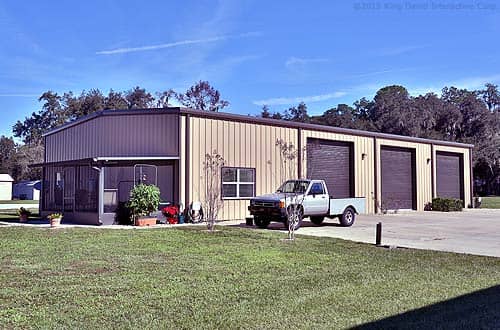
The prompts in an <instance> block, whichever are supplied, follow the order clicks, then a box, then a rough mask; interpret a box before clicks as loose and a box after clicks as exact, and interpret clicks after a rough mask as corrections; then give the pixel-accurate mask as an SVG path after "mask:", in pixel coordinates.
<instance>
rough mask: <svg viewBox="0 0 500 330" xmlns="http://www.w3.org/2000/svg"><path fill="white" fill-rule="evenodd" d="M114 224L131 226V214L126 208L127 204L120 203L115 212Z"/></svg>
mask: <svg viewBox="0 0 500 330" xmlns="http://www.w3.org/2000/svg"><path fill="white" fill-rule="evenodd" d="M115 223H116V224H119V225H133V224H134V220H133V219H132V212H130V209H129V208H128V207H127V203H125V202H120V203H118V206H117V207H116V210H115Z"/></svg>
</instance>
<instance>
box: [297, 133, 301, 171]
mask: <svg viewBox="0 0 500 330" xmlns="http://www.w3.org/2000/svg"><path fill="white" fill-rule="evenodd" d="M297 139H298V143H297V146H298V147H297V163H298V164H297V174H298V178H299V179H302V129H301V128H297Z"/></svg>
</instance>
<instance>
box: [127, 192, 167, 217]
mask: <svg viewBox="0 0 500 330" xmlns="http://www.w3.org/2000/svg"><path fill="white" fill-rule="evenodd" d="M158 204H160V189H158V187H157V186H155V185H146V184H139V185H137V186H135V187H134V189H132V191H131V192H130V199H129V201H128V208H129V209H130V212H131V213H132V216H133V218H134V223H135V225H136V226H150V225H155V224H156V217H151V212H153V211H156V210H157V209H158Z"/></svg>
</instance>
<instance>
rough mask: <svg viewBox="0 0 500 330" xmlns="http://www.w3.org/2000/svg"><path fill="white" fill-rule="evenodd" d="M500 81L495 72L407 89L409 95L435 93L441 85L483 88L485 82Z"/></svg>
mask: <svg viewBox="0 0 500 330" xmlns="http://www.w3.org/2000/svg"><path fill="white" fill-rule="evenodd" d="M497 82H500V74H495V75H491V76H479V77H468V78H462V79H458V80H455V81H449V82H444V83H442V84H439V86H436V85H434V86H424V87H421V86H420V87H419V86H417V87H415V88H408V91H409V92H410V94H411V95H413V96H417V95H425V94H426V93H436V94H440V93H441V90H442V89H443V87H451V86H453V87H456V88H464V89H468V90H477V89H482V88H484V85H485V84H486V83H497Z"/></svg>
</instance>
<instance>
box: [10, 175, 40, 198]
mask: <svg viewBox="0 0 500 330" xmlns="http://www.w3.org/2000/svg"><path fill="white" fill-rule="evenodd" d="M40 189H41V182H40V180H34V181H20V182H18V183H16V184H14V186H13V187H12V197H14V198H17V199H27V200H34V201H37V200H39V199H40Z"/></svg>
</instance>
